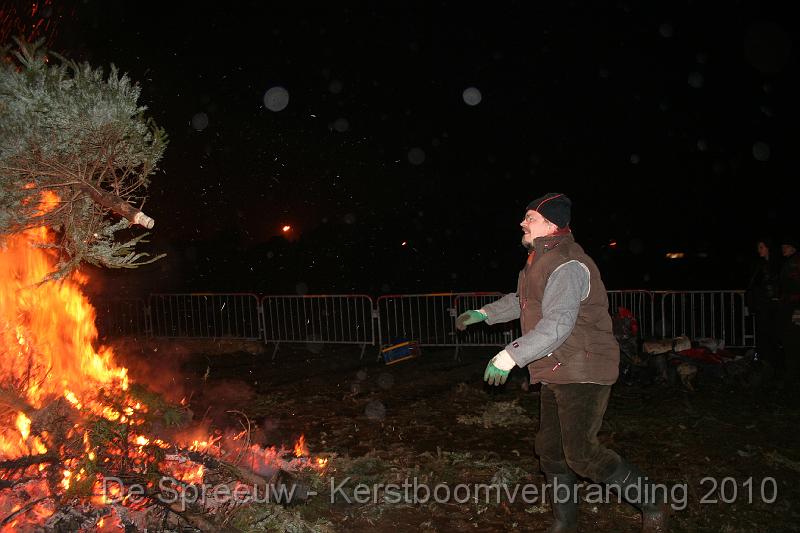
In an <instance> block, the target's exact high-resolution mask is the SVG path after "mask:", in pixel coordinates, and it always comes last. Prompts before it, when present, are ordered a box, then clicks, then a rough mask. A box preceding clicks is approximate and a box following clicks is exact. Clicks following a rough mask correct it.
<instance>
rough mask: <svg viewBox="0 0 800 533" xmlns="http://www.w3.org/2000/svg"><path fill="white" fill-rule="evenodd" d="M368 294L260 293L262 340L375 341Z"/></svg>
mask: <svg viewBox="0 0 800 533" xmlns="http://www.w3.org/2000/svg"><path fill="white" fill-rule="evenodd" d="M373 307H374V306H373V304H372V298H370V297H369V296H366V295H363V294H323V295H308V296H269V295H268V296H264V297H263V298H262V299H261V312H262V317H263V328H262V329H263V332H264V337H263V340H264V342H265V343H270V342H273V343H275V350H274V351H273V357H274V356H275V353H276V352H277V350H278V345H279V344H280V343H282V342H285V343H290V342H303V343H307V344H308V343H332V344H360V345H361V346H362V354H363V350H364V347H366V345H368V344H369V345H374V344H375V328H374V327H373Z"/></svg>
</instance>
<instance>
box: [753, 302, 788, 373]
mask: <svg viewBox="0 0 800 533" xmlns="http://www.w3.org/2000/svg"><path fill="white" fill-rule="evenodd" d="M755 315H756V344H757V346H756V350H757V351H758V354H759V356H760V357H761V358H762V359H763V360H765V361H769V363H770V364H771V365H772V367H773V368H774V369H775V370H776V371H777V372H783V369H784V368H783V367H784V361H783V351H782V350H781V334H782V331H781V330H782V328H783V327H784V322H785V320H784V315H785V312H784V311H783V310H782V309H781V306H780V304H779V303H778V302H772V301H767V302H762V303H761V304H759V305H758V306H756V308H755Z"/></svg>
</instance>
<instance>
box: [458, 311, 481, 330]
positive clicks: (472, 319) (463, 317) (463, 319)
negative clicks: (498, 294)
mask: <svg viewBox="0 0 800 533" xmlns="http://www.w3.org/2000/svg"><path fill="white" fill-rule="evenodd" d="M487 318H489V317H488V316H487V315H486V313H484V312H483V310H481V309H478V310H477V311H475V310H470V311H465V312H463V313H461V314H460V315H458V318H456V329H457V330H458V331H464V330H465V329H467V326H469V325H470V324H477V323H478V322H483V321H484V320H486V319H487Z"/></svg>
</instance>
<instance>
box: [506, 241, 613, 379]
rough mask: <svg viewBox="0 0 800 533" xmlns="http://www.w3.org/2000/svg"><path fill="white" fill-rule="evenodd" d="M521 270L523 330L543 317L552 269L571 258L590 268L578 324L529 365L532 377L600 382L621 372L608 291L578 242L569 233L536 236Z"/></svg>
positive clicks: (523, 331)
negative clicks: (546, 291)
mask: <svg viewBox="0 0 800 533" xmlns="http://www.w3.org/2000/svg"><path fill="white" fill-rule="evenodd" d="M531 255H532V257H531V256H529V258H528V262H527V263H526V264H525V268H523V269H522V271H521V272H520V274H519V282H518V286H517V291H518V294H519V302H520V322H521V325H522V334H523V335H524V334H525V333H527V332H529V331H531V330H533V329H534V328H535V327H536V324H537V323H538V322H539V320H541V318H542V297H543V295H544V288H545V285H546V284H547V280H548V279H549V278H550V274H552V273H553V271H554V270H555V269H556V268H558V267H559V266H561V265H563V264H564V263H566V262H568V261H572V260H578V261H580V262H581V263H583V264H584V265H586V267H587V268H588V269H589V283H590V286H589V287H590V289H589V296H588V297H586V299H584V300H583V301H582V302H581V304H580V308H579V310H578V318H577V321H576V323H575V328H574V329H573V330H572V333H571V334H570V336H569V337H567V340H566V341H564V343H563V344H562V345H561V346H559V347H558V348H557V349H556V350H555V352H553V353H552V354H550V355H549V356H546V357H543V358H541V359H539V360H537V361H534V362H533V363H530V364H529V365H528V369H529V370H530V374H531V382H532V383H537V382H539V381H543V382H545V383H559V384H561V383H599V384H601V385H611V384H613V383H615V382H616V381H617V376H618V374H619V345H618V344H617V340H616V339H615V338H614V334H613V332H612V329H611V316H610V315H609V313H608V295H607V294H606V288H605V286H604V285H603V281H602V280H601V279H600V272H599V271H598V270H597V265H595V264H594V261H592V259H591V258H590V257H589V256H588V255H586V253H585V252H584V251H583V248H581V246H580V245H579V244H577V243H576V242H575V240H574V239H573V237H572V234H571V233H567V234H561V235H551V236H548V237H542V238H539V239H536V240H535V241H534V251H533V252H532V253H531Z"/></svg>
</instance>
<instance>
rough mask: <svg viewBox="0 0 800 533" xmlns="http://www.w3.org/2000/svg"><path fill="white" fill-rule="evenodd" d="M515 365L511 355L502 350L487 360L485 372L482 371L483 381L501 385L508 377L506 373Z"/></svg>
mask: <svg viewBox="0 0 800 533" xmlns="http://www.w3.org/2000/svg"><path fill="white" fill-rule="evenodd" d="M515 365H516V363H515V362H514V360H513V359H511V355H510V354H509V353H508V352H507V351H505V350H503V351H502V352H500V353H499V354H497V355H495V356H494V357H492V360H491V361H489V364H488V365H487V366H486V372H484V373H483V381H485V382H487V383H488V384H489V385H502V384H503V383H505V382H506V380H507V379H508V374H509V373H510V372H511V369H512V368H514V366H515Z"/></svg>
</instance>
